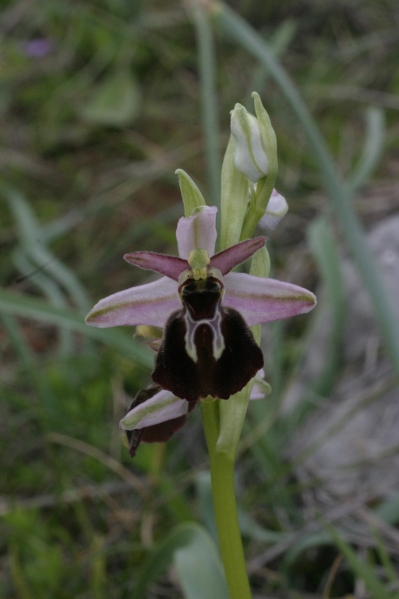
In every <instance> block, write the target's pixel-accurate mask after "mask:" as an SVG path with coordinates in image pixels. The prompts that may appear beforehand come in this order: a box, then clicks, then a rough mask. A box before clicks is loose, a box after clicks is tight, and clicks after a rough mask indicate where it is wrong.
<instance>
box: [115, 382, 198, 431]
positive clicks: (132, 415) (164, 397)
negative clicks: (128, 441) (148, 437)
mask: <svg viewBox="0 0 399 599" xmlns="http://www.w3.org/2000/svg"><path fill="white" fill-rule="evenodd" d="M188 407H189V405H188V401H186V400H185V399H179V398H178V397H175V396H174V395H173V393H170V391H165V390H164V389H162V391H159V392H158V393H156V394H155V395H154V396H153V397H151V398H150V399H147V400H146V401H144V402H143V403H141V404H139V405H138V406H136V407H135V408H133V409H132V410H130V412H128V413H127V414H126V416H124V417H123V418H122V420H121V421H120V423H119V426H120V427H121V428H122V429H124V430H127V431H130V430H134V429H142V428H146V427H148V426H154V425H155V424H160V423H161V422H166V421H167V420H173V418H178V417H179V416H184V415H185V414H187V412H188Z"/></svg>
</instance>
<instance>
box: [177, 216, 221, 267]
mask: <svg viewBox="0 0 399 599" xmlns="http://www.w3.org/2000/svg"><path fill="white" fill-rule="evenodd" d="M217 211H218V209H217V208H216V207H215V206H201V207H199V208H197V211H196V212H195V213H194V214H192V215H191V216H190V217H188V218H185V217H182V218H180V219H179V222H178V223H177V229H176V238H177V246H178V248H179V256H180V258H184V259H185V260H187V258H188V256H189V253H190V252H191V250H195V249H199V248H200V249H203V250H206V251H207V252H208V255H209V256H213V254H214V253H215V243H216V236H217V232H216V213H217Z"/></svg>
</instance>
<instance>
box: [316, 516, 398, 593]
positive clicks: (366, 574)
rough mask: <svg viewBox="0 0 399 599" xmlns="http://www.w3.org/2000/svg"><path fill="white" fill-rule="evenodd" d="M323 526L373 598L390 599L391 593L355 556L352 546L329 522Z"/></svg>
mask: <svg viewBox="0 0 399 599" xmlns="http://www.w3.org/2000/svg"><path fill="white" fill-rule="evenodd" d="M325 528H326V531H327V532H328V534H329V535H330V537H331V539H332V540H333V541H334V543H335V545H336V546H337V548H338V549H339V551H340V552H341V553H342V555H343V556H344V558H345V559H346V561H347V562H348V564H349V565H350V567H351V568H352V570H353V572H354V573H355V574H356V576H358V577H359V578H361V579H362V580H363V581H364V584H365V585H366V587H367V588H368V589H369V591H370V593H371V594H372V597H373V599H392V597H393V595H392V594H391V593H390V592H389V591H388V590H387V588H386V587H385V585H384V584H383V583H382V582H381V581H380V580H379V578H378V577H377V575H376V574H375V573H374V571H373V570H372V568H371V567H370V566H369V565H368V564H365V563H364V562H363V561H362V560H360V559H359V558H358V557H357V555H356V553H355V552H354V550H353V549H352V547H351V546H350V545H349V544H348V543H347V542H346V541H344V539H343V538H342V537H341V536H340V535H339V534H338V532H337V530H336V529H335V528H333V527H332V526H330V525H329V524H325Z"/></svg>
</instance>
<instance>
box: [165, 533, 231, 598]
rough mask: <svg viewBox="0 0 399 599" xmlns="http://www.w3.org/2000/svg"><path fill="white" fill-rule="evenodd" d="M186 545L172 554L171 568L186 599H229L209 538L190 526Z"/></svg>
mask: <svg viewBox="0 0 399 599" xmlns="http://www.w3.org/2000/svg"><path fill="white" fill-rule="evenodd" d="M191 526H192V534H191V537H190V541H189V543H188V544H187V545H186V546H185V547H182V548H180V549H177V550H176V551H175V554H174V564H175V566H176V570H177V573H178V576H179V579H180V583H181V586H182V589H183V593H184V596H185V597H186V599H209V597H217V598H218V599H229V594H228V591H227V586H226V582H225V579H224V575H223V569H222V564H221V562H220V558H219V555H218V552H217V549H216V546H215V543H214V542H213V540H212V538H211V537H210V535H209V534H208V533H207V532H206V530H205V529H204V528H202V527H201V526H198V525H195V524H192V525H191Z"/></svg>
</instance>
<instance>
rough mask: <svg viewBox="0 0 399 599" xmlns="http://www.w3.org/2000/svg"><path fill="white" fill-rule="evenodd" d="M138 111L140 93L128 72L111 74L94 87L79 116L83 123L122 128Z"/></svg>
mask: <svg viewBox="0 0 399 599" xmlns="http://www.w3.org/2000/svg"><path fill="white" fill-rule="evenodd" d="M139 111H140V91H139V88H138V85H137V83H136V81H135V79H134V78H133V77H132V76H131V74H130V72H129V71H128V70H126V71H119V72H117V73H113V74H112V75H110V76H109V77H108V78H107V79H105V80H104V81H102V82H101V83H100V84H98V85H97V87H95V89H94V90H93V92H92V93H91V95H90V98H89V100H88V101H87V104H86V106H84V107H83V108H82V109H81V111H80V116H81V118H82V119H83V120H84V121H88V122H89V123H95V124H100V125H114V126H115V127H123V126H124V125H127V124H128V123H131V122H132V121H133V120H134V119H135V118H136V117H137V115H138V114H139Z"/></svg>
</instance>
